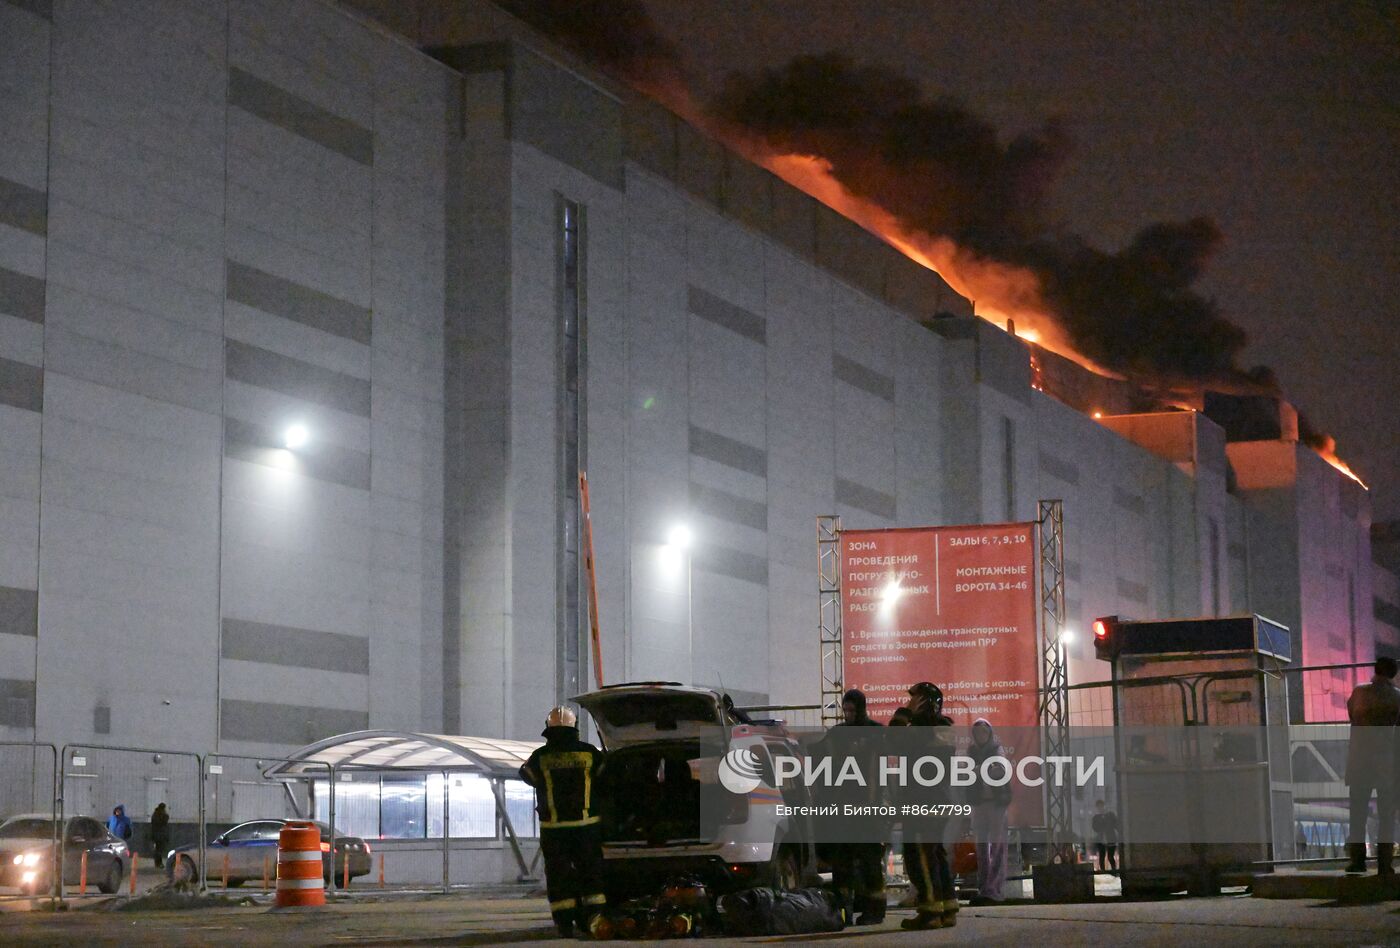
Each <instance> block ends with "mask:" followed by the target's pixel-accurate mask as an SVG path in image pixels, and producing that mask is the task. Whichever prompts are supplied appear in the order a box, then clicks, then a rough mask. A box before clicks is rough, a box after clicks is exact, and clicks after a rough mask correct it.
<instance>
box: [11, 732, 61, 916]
mask: <svg viewBox="0 0 1400 948" xmlns="http://www.w3.org/2000/svg"><path fill="white" fill-rule="evenodd" d="M57 771H58V748H57V747H55V746H54V745H52V744H35V743H27V742H17V741H16V742H12V741H4V742H0V814H4V815H11V814H21V815H29V816H33V817H35V818H36V819H38V820H39V821H41V822H40V823H39V824H36V825H39V826H40V827H41V828H46V829H47V832H46V834H45V836H46V837H47V840H48V844H47V847H40V848H41V849H42V848H47V850H48V855H47V865H54V864H56V862H57V860H58V858H59V848H60V842H59V834H58V829H57V828H58V825H59V824H58V792H57V790H56V789H55V783H54V775H55V773H56V772H57ZM44 824H47V825H46V826H45V825H44ZM6 855H10V853H9V852H7V853H6ZM14 855H16V856H19V857H20V860H21V861H20V864H19V865H18V866H14V865H13V864H12V865H11V866H8V867H4V868H5V869H6V870H7V871H9V872H14V873H16V878H15V879H14V880H13V881H15V882H18V883H21V884H22V883H23V881H24V877H25V876H27V875H29V874H30V873H33V875H32V876H31V877H30V878H31V879H32V880H33V881H34V882H38V883H42V879H43V877H42V875H41V874H40V873H41V872H42V865H41V859H42V856H40V855H38V854H37V853H36V856H35V859H34V863H33V865H26V864H25V859H24V857H25V856H26V855H28V854H26V853H14ZM15 888H16V889H17V890H19V891H18V892H17V893H16V894H15V895H3V894H0V899H10V898H28V897H29V895H28V893H26V892H24V891H23V890H22V889H20V888H19V886H16V887H15ZM34 888H36V889H41V890H44V891H47V889H46V887H44V886H43V885H42V884H39V885H35V886H34Z"/></svg>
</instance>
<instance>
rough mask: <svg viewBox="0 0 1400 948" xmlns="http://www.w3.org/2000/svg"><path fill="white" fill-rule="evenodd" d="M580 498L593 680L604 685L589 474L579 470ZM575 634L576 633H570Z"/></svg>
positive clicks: (598, 684) (599, 685)
mask: <svg viewBox="0 0 1400 948" xmlns="http://www.w3.org/2000/svg"><path fill="white" fill-rule="evenodd" d="M578 490H579V500H580V501H581V502H582V504H583V542H584V546H583V555H584V560H583V562H584V565H585V566H587V567H588V631H589V640H590V642H591V643H592V646H593V681H594V683H595V684H596V685H597V686H598V687H599V688H601V687H603V642H602V633H601V631H600V630H599V627H598V626H599V623H598V573H597V569H596V568H595V566H594V563H593V510H592V505H591V504H590V503H589V498H588V474H587V473H586V472H585V471H579V472H578ZM570 634H571V635H572V634H575V633H570Z"/></svg>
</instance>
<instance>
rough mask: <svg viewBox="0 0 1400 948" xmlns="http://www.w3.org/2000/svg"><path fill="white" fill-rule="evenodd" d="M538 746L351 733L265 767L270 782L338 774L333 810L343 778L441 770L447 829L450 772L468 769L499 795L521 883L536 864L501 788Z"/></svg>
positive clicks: (391, 733) (411, 734) (500, 815)
mask: <svg viewBox="0 0 1400 948" xmlns="http://www.w3.org/2000/svg"><path fill="white" fill-rule="evenodd" d="M540 744H541V742H540V741H508V740H503V739H499V738H489V737H463V736H460V735H455V734H418V733H415V732H412V731H381V730H373V731H351V732H349V733H348V734H337V735H336V736H335V737H328V738H326V739H325V740H322V741H317V742H315V743H314V744H308V745H306V746H305V747H303V748H301V749H300V750H298V751H295V752H293V753H291V754H289V755H288V756H287V759H285V760H283V761H280V762H278V763H275V764H273V765H272V766H271V767H268V768H267V769H266V770H265V771H263V776H264V777H265V778H267V779H269V780H283V781H291V780H297V779H310V780H316V779H321V780H325V779H326V777H327V775H328V774H331V773H333V774H335V775H336V776H335V777H334V778H332V780H331V781H330V787H329V790H330V793H331V797H330V801H331V811H332V813H334V812H335V797H336V795H337V793H338V792H339V791H338V789H337V784H338V783H339V781H340V780H341V779H349V775H350V774H363V775H374V776H375V777H377V778H379V781H384V780H388V779H391V778H392V777H393V776H394V775H403V776H405V777H408V776H412V775H415V774H418V775H423V778H424V780H425V781H431V780H432V779H433V777H432V775H433V774H441V775H442V776H441V781H442V784H441V785H442V787H443V790H442V801H443V819H442V825H443V826H444V827H446V826H449V825H451V824H450V819H449V799H448V798H449V794H448V791H447V783H448V781H447V775H448V774H453V773H456V774H462V773H466V774H474V775H477V776H480V777H483V778H486V779H487V780H488V781H489V783H490V788H491V795H492V796H493V797H494V798H495V807H496V814H497V816H498V818H499V820H500V824H501V826H502V827H503V828H504V830H505V833H506V838H507V840H508V841H509V843H510V846H511V849H512V850H514V853H515V860H516V864H517V865H518V866H519V868H520V876H519V879H520V880H522V881H523V880H526V879H528V878H530V877H531V873H532V871H533V868H534V866H533V864H530V865H527V863H526V861H525V854H524V852H523V851H522V850H521V847H520V840H519V838H518V837H517V836H516V833H515V827H514V826H513V825H512V822H511V818H510V813H509V812H508V809H507V806H506V801H505V798H504V796H503V793H502V787H503V785H505V784H506V783H509V782H513V781H518V780H519V776H520V765H521V764H523V763H525V761H526V760H528V759H529V757H530V754H532V753H533V752H534V750H535V748H537V747H539V746H540ZM357 783H358V781H357ZM374 786H375V788H376V791H375V792H379V789H380V787H381V786H382V783H374ZM426 786H427V784H426V783H425V787H426ZM376 804H377V799H376ZM376 809H377V805H376ZM424 816H426V813H425V814H424ZM329 822H331V823H332V824H334V822H335V821H334V819H332V820H330V821H329ZM334 832H335V831H334V830H332V833H334ZM448 835H449V833H448V832H446V831H445V832H444V833H443V841H442V853H443V869H442V880H443V881H442V884H443V889H444V891H447V890H448V889H450V888H451V887H450V885H449V878H448V876H449V867H448V850H449V842H448V839H447V836H448ZM538 859H539V853H538V852H536V854H535V862H538Z"/></svg>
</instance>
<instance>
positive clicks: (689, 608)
mask: <svg viewBox="0 0 1400 948" xmlns="http://www.w3.org/2000/svg"><path fill="white" fill-rule="evenodd" d="M690 564H691V554H690V547H686V548H685V643H686V645H685V649H686V653H687V654H688V655H689V656H690V678H689V680H688V681H686V684H687V685H693V684H695V613H694V599H693V596H692V593H691V578H692V573H691V569H690Z"/></svg>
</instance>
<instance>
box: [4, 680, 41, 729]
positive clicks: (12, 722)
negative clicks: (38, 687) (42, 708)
mask: <svg viewBox="0 0 1400 948" xmlns="http://www.w3.org/2000/svg"><path fill="white" fill-rule="evenodd" d="M0 726H4V727H33V726H34V682H32V681H28V680H25V679H22V678H0Z"/></svg>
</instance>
